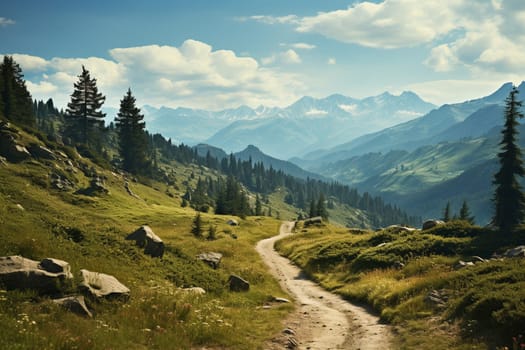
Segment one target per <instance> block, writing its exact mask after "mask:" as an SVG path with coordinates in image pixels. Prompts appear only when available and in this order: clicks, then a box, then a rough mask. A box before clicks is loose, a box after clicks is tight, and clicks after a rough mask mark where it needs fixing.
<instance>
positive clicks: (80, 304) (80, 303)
mask: <svg viewBox="0 0 525 350" xmlns="http://www.w3.org/2000/svg"><path fill="white" fill-rule="evenodd" d="M53 302H54V303H56V304H58V305H60V306H62V307H64V308H66V309H67V310H69V311H71V312H73V313H75V314H77V315H80V316H85V317H89V318H91V317H93V314H92V313H91V311H89V309H88V307H87V305H86V301H85V300H84V297H83V296H82V295H73V296H69V297H65V298H60V299H53Z"/></svg>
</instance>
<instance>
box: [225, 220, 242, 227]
mask: <svg viewBox="0 0 525 350" xmlns="http://www.w3.org/2000/svg"><path fill="white" fill-rule="evenodd" d="M226 223H227V224H228V225H230V226H239V222H238V221H237V220H235V219H230V220H228V221H227V222H226Z"/></svg>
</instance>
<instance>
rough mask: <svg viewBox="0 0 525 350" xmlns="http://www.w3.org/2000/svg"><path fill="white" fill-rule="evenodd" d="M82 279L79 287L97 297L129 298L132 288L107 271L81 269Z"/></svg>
mask: <svg viewBox="0 0 525 350" xmlns="http://www.w3.org/2000/svg"><path fill="white" fill-rule="evenodd" d="M80 275H81V277H82V281H81V282H80V285H79V288H80V289H81V290H82V291H84V292H85V293H87V294H88V295H90V296H92V297H95V298H108V299H110V298H111V299H113V298H117V299H128V298H129V293H130V290H129V288H128V287H126V286H125V285H123V284H122V283H120V282H119V281H118V280H117V279H116V278H115V277H113V276H111V275H106V274H105V273H99V272H92V271H88V270H85V269H82V270H80Z"/></svg>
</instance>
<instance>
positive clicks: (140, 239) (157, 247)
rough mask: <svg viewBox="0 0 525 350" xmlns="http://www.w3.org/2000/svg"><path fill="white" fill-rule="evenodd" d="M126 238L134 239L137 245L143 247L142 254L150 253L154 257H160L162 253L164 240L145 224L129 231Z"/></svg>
mask: <svg viewBox="0 0 525 350" xmlns="http://www.w3.org/2000/svg"><path fill="white" fill-rule="evenodd" d="M126 239H127V240H132V241H135V242H136V243H137V245H138V246H139V247H141V248H144V254H148V255H151V256H152V257H154V258H162V255H164V242H163V241H162V239H160V237H159V236H157V235H156V234H155V233H154V232H153V230H152V229H151V228H150V227H149V226H147V225H144V226H141V227H140V228H138V229H137V230H136V231H135V232H133V233H130V234H129V235H128V236H127V237H126Z"/></svg>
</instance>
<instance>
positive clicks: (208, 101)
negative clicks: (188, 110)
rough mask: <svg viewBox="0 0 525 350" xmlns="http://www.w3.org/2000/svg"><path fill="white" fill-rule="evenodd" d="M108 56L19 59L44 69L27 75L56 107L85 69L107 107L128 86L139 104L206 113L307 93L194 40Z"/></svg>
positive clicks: (290, 56) (36, 93) (289, 54)
mask: <svg viewBox="0 0 525 350" xmlns="http://www.w3.org/2000/svg"><path fill="white" fill-rule="evenodd" d="M294 53H295V52H294V51H293V50H288V51H286V52H284V53H282V55H281V54H280V55H279V59H280V60H283V61H284V60H288V62H290V63H297V61H298V60H299V61H300V57H299V55H297V54H296V53H295V55H294ZM109 54H110V57H111V59H109V60H108V59H103V58H99V57H88V58H61V57H55V58H52V59H50V60H45V59H43V58H40V57H35V56H20V58H21V62H23V63H24V65H26V66H27V67H33V69H34V70H35V71H36V69H37V68H38V69H40V74H39V75H38V74H37V75H35V74H28V75H26V79H27V86H28V88H29V90H30V92H31V93H32V95H33V98H37V99H47V98H49V97H52V98H53V100H54V101H55V104H56V105H57V106H63V107H65V106H66V104H67V102H69V99H70V94H71V93H72V90H73V83H74V82H75V81H77V80H78V78H77V76H78V75H79V74H80V72H81V66H82V65H84V66H85V67H86V69H88V70H89V71H90V73H91V76H92V77H94V78H96V79H97V85H98V87H99V91H100V92H101V93H102V94H104V95H105V96H106V105H107V106H108V107H117V108H118V106H119V104H120V99H122V96H123V95H124V93H125V92H126V90H127V88H128V87H131V90H132V91H133V93H134V95H135V97H136V98H137V103H138V104H139V105H143V104H150V105H154V106H161V105H164V106H170V107H178V106H186V107H194V108H204V109H223V108H227V107H237V106H239V105H242V104H246V105H251V106H257V105H261V104H262V105H284V104H288V103H290V102H292V101H294V100H295V99H297V98H298V97H299V96H301V95H303V94H304V89H305V88H304V84H302V83H300V82H299V78H298V76H296V75H293V74H289V73H284V72H280V71H278V70H277V69H271V68H266V67H261V66H260V65H259V64H258V62H257V61H256V60H255V59H253V58H252V57H240V56H237V54H236V53H235V52H233V51H229V50H213V48H212V47H211V46H210V45H208V44H206V43H203V42H200V41H196V40H187V41H185V42H184V43H183V44H182V45H181V46H179V47H174V46H159V45H149V46H138V47H129V48H115V49H112V50H110V51H109ZM15 61H17V59H16V58H15ZM31 64H32V66H31ZM22 68H23V69H25V67H24V66H23V67H22ZM28 76H31V77H30V78H28Z"/></svg>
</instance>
